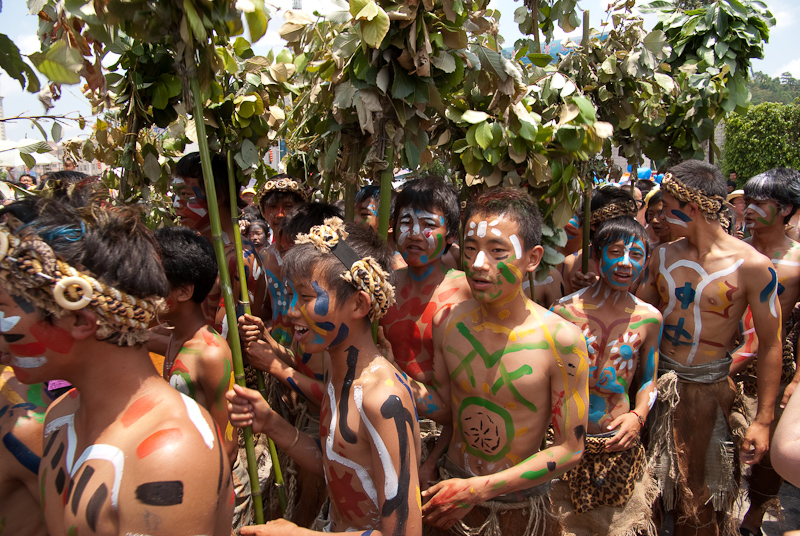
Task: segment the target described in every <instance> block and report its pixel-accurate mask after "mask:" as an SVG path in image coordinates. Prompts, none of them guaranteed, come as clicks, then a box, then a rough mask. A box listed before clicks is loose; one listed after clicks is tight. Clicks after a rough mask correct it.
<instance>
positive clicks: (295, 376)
mask: <svg viewBox="0 0 800 536" xmlns="http://www.w3.org/2000/svg"><path fill="white" fill-rule="evenodd" d="M276 344H277V343H276ZM278 346H280V345H278ZM281 348H282V347H281ZM246 352H247V357H248V362H249V363H250V365H252V366H253V367H255V368H257V369H259V370H263V371H265V372H267V373H269V375H270V376H272V377H274V378H277V379H278V380H279V381H280V382H281V383H283V384H284V385H286V386H287V387H289V388H290V389H292V390H293V391H295V392H296V393H297V394H299V395H300V396H302V397H303V398H305V399H306V400H308V401H309V402H311V403H312V404H314V405H315V406H317V407H319V405H320V404H321V403H322V396H323V383H322V382H321V381H319V380H317V379H315V378H310V377H308V376H306V375H305V374H303V373H302V372H300V371H298V370H296V369H295V368H293V367H291V366H289V365H287V364H286V363H285V362H284V361H283V360H281V359H277V358H276V357H275V353H274V352H273V351H272V348H271V347H270V346H269V344H267V343H266V342H265V341H264V340H259V341H256V342H254V343H250V344H248V345H247V350H246Z"/></svg>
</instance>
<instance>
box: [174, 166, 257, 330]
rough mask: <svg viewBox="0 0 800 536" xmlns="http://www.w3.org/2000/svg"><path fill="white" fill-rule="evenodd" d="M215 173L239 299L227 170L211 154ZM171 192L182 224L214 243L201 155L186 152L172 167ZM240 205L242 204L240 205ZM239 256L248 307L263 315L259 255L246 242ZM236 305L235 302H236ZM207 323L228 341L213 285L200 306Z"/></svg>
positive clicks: (216, 287) (230, 268) (219, 297)
mask: <svg viewBox="0 0 800 536" xmlns="http://www.w3.org/2000/svg"><path fill="white" fill-rule="evenodd" d="M211 167H212V170H213V174H214V189H215V191H216V194H217V204H218V210H219V216H220V223H221V225H222V240H223V242H224V244H225V258H226V260H227V263H228V273H230V274H231V287H232V289H233V295H234V297H235V298H236V299H237V300H238V299H239V297H240V296H241V291H240V289H239V270H238V269H237V260H236V247H235V245H234V242H233V232H234V228H233V220H232V217H231V202H230V197H229V193H228V168H227V164H226V162H225V159H224V158H223V157H222V156H220V155H214V157H213V158H212V160H211ZM173 189H174V190H175V191H176V194H177V199H176V204H177V207H178V209H177V211H176V213H177V214H178V216H179V221H180V223H181V225H184V226H186V227H189V228H190V229H194V230H196V231H198V232H200V234H202V235H203V236H204V237H205V238H207V239H208V241H209V242H212V243H213V238H212V236H211V221H210V220H209V217H208V201H207V200H206V192H205V183H204V182H203V169H202V166H201V165H200V154H199V153H189V154H187V155H186V156H184V157H183V158H181V159H180V160H178V163H177V164H176V165H175V180H174V182H173ZM242 203H243V202H242ZM242 257H243V261H244V266H245V274H246V275H247V291H248V293H249V294H250V306H251V309H252V311H253V314H255V315H257V316H258V315H266V314H268V311H269V304H268V303H267V302H266V293H267V280H266V278H265V277H264V273H263V270H262V268H261V265H260V264H259V262H258V252H257V251H256V248H255V246H253V244H252V243H251V242H250V241H249V240H246V239H245V240H243V241H242ZM237 304H238V302H237ZM203 308H204V313H205V315H206V321H207V322H208V323H209V324H210V325H211V326H212V327H213V328H214V329H215V330H217V332H219V333H221V334H222V336H223V337H224V338H227V336H228V335H227V333H228V326H227V325H226V323H225V321H224V318H225V308H224V307H223V306H222V291H221V290H220V288H219V283H216V284H215V285H214V287H213V288H212V289H211V291H210V292H209V293H208V297H207V298H206V301H205V302H204V304H203Z"/></svg>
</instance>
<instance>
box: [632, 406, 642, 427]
mask: <svg viewBox="0 0 800 536" xmlns="http://www.w3.org/2000/svg"><path fill="white" fill-rule="evenodd" d="M631 413H633V414H634V415H636V418H637V419H638V420H639V428H640V429H641V428H644V419H642V416H641V415H639V414H638V413H636V410H635V409H632V410H631Z"/></svg>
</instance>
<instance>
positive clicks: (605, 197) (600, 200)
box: [578, 184, 639, 239]
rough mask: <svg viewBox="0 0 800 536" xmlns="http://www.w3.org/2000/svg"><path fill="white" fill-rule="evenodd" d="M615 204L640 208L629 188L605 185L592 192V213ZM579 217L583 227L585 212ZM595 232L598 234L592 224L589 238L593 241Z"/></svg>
mask: <svg viewBox="0 0 800 536" xmlns="http://www.w3.org/2000/svg"><path fill="white" fill-rule="evenodd" d="M613 203H616V204H617V205H626V204H635V205H636V208H637V209H638V208H639V204H638V203H637V202H636V199H635V198H634V197H633V194H631V191H630V189H629V188H623V187H621V186H617V185H616V184H604V185H603V186H601V187H600V188H596V189H594V190H592V202H591V203H590V207H591V211H592V212H595V211H597V210H600V209H601V208H603V207H605V206H606V205H611V204H613ZM578 217H579V218H580V222H581V225H583V223H584V222H583V211H580V212H579V213H578ZM601 223H602V222H601ZM595 232H597V229H592V226H591V224H590V225H589V238H592V239H593V238H594V233H595Z"/></svg>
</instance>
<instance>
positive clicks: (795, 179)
mask: <svg viewBox="0 0 800 536" xmlns="http://www.w3.org/2000/svg"><path fill="white" fill-rule="evenodd" d="M744 195H745V197H748V198H750V199H755V200H756V201H766V200H769V201H775V202H776V203H777V204H778V206H779V208H780V209H781V210H782V209H785V208H790V209H791V211H790V212H789V214H788V215H787V216H786V217H785V218H784V219H783V223H789V220H790V219H791V217H792V216H793V215H794V213H795V212H797V209H798V207H800V172H798V171H797V170H794V169H790V168H785V167H779V168H772V169H770V170H767V171H765V172H764V173H759V174H758V175H756V176H755V177H753V178H752V179H750V180H748V181H747V182H746V183H745V185H744Z"/></svg>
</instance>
